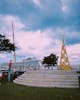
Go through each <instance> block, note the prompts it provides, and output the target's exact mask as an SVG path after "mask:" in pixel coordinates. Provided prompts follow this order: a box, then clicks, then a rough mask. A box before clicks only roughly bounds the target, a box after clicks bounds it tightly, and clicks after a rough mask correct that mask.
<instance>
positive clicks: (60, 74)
mask: <svg viewBox="0 0 80 100" xmlns="http://www.w3.org/2000/svg"><path fill="white" fill-rule="evenodd" d="M14 83H17V84H22V85H27V86H36V87H63V88H78V87H79V80H78V75H77V73H76V72H75V71H64V70H58V71H53V70H27V71H26V72H25V73H24V74H23V75H21V76H20V77H18V78H16V79H15V80H14Z"/></svg>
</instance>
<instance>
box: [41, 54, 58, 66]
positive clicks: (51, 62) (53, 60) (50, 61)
mask: <svg viewBox="0 0 80 100" xmlns="http://www.w3.org/2000/svg"><path fill="white" fill-rule="evenodd" d="M57 60H58V57H57V56H56V55H55V54H53V53H52V54H50V55H49V56H47V57H44V58H43V61H42V63H43V64H46V65H47V66H55V65H56V64H57Z"/></svg>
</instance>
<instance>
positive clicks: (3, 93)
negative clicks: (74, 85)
mask: <svg viewBox="0 0 80 100" xmlns="http://www.w3.org/2000/svg"><path fill="white" fill-rule="evenodd" d="M0 100H80V88H78V89H64V88H40V87H38V88H37V87H27V86H22V85H17V84H14V83H12V82H10V83H9V82H5V83H2V84H1V85H0Z"/></svg>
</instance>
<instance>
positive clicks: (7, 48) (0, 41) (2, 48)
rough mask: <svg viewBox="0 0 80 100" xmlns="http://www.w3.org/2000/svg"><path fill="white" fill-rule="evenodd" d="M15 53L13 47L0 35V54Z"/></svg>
mask: <svg viewBox="0 0 80 100" xmlns="http://www.w3.org/2000/svg"><path fill="white" fill-rule="evenodd" d="M11 51H15V46H14V44H12V43H11V42H10V40H9V39H7V38H6V37H5V36H4V35H1V34H0V52H11Z"/></svg>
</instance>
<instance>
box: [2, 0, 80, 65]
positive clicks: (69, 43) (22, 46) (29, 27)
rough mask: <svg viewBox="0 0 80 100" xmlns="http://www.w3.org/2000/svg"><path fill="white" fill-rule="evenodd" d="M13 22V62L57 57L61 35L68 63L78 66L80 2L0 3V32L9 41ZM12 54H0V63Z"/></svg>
mask: <svg viewBox="0 0 80 100" xmlns="http://www.w3.org/2000/svg"><path fill="white" fill-rule="evenodd" d="M12 21H13V22H14V33H15V43H16V46H17V50H16V59H17V61H22V59H25V58H28V57H37V58H40V59H41V58H43V57H44V56H46V55H49V54H50V53H54V54H56V55H57V56H60V50H61V43H62V34H63V33H64V34H65V44H66V49H67V53H68V56H69V60H70V63H71V64H80V0H0V33H1V34H5V35H6V37H7V38H9V39H10V40H11V41H12V27H11V23H12ZM10 59H13V53H11V54H8V53H5V54H0V63H2V62H8V61H9V60H10Z"/></svg>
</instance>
